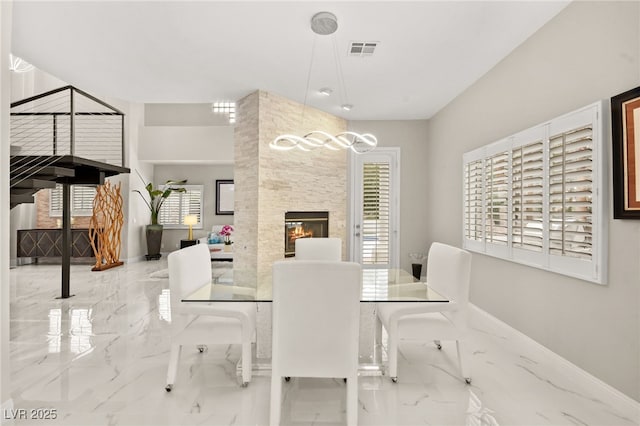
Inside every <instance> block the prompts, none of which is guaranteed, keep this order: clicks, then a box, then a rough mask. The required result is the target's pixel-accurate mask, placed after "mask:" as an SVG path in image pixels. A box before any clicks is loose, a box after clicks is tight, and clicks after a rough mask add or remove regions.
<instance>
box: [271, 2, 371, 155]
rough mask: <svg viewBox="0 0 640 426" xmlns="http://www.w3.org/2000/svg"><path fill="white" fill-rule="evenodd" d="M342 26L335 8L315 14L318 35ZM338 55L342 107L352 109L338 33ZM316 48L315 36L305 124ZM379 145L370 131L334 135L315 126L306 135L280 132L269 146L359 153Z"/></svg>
mask: <svg viewBox="0 0 640 426" xmlns="http://www.w3.org/2000/svg"><path fill="white" fill-rule="evenodd" d="M337 29H338V19H337V18H336V16H335V15H334V14H333V13H331V12H318V13H316V14H315V15H313V17H312V18H311V30H312V31H313V32H314V33H315V34H318V35H321V36H325V35H332V34H333V33H335V32H336V30H337ZM333 49H334V57H335V60H336V71H337V74H338V85H339V86H341V87H340V89H341V91H342V93H343V94H344V101H345V102H344V103H343V104H342V109H344V110H345V111H349V110H351V108H353V105H351V104H350V103H349V102H348V100H347V91H346V87H345V84H344V77H343V75H342V68H341V66H340V59H339V55H338V50H337V45H336V41H335V36H334V38H333ZM314 51H315V39H314V43H313V47H312V49H311V61H310V63H309V74H308V76H307V90H306V92H305V95H304V105H303V107H302V119H301V121H302V124H304V111H305V109H306V107H307V94H308V93H309V81H310V77H311V69H312V67H313V57H314ZM320 92H321V93H323V94H324V95H330V94H331V89H328V88H323V89H321V90H320ZM377 145H378V140H377V139H376V137H375V136H373V135H372V134H369V133H364V134H360V133H356V132H350V131H347V132H341V133H338V134H336V135H332V134H330V133H328V132H325V131H323V130H313V131H310V132H308V133H306V134H305V135H304V136H297V135H290V134H285V135H280V136H278V137H277V138H275V139H274V140H273V141H272V142H271V143H270V144H269V146H270V147H271V149H275V150H280V151H289V150H292V149H300V150H302V151H311V150H313V149H315V148H320V147H324V148H327V149H330V150H334V151H337V150H340V149H351V150H352V151H353V152H355V153H358V154H359V153H363V152H367V151H371V150H372V149H374V148H375V147H376V146H377Z"/></svg>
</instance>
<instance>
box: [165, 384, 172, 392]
mask: <svg viewBox="0 0 640 426" xmlns="http://www.w3.org/2000/svg"><path fill="white" fill-rule="evenodd" d="M171 389H173V385H167V386H165V387H164V390H166V391H167V392H171Z"/></svg>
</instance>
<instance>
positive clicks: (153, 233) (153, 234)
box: [145, 225, 162, 260]
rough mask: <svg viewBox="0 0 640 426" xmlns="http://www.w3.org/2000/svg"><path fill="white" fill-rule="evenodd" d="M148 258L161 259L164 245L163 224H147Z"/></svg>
mask: <svg viewBox="0 0 640 426" xmlns="http://www.w3.org/2000/svg"><path fill="white" fill-rule="evenodd" d="M145 233H146V237H147V255H146V258H147V260H152V259H153V260H157V259H160V256H162V255H161V254H160V248H161V247H162V225H147V227H146V232H145Z"/></svg>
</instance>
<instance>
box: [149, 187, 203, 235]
mask: <svg viewBox="0 0 640 426" xmlns="http://www.w3.org/2000/svg"><path fill="white" fill-rule="evenodd" d="M181 187H183V188H184V189H186V191H185V192H177V191H173V192H172V193H171V195H169V197H167V199H166V200H165V201H164V203H163V204H162V207H161V208H160V214H159V215H158V222H159V223H160V224H162V225H164V226H165V227H166V228H176V229H177V228H188V227H189V226H188V225H185V224H184V223H183V222H184V217H185V216H187V215H196V216H197V217H198V223H197V224H196V225H193V228H195V229H202V214H203V195H204V187H203V185H181Z"/></svg>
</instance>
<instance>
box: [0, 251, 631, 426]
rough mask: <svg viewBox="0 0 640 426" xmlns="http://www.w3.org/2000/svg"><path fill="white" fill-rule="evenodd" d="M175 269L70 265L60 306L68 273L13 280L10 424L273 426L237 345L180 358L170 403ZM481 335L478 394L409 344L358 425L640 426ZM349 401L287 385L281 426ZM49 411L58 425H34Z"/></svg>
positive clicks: (20, 272) (625, 406)
mask: <svg viewBox="0 0 640 426" xmlns="http://www.w3.org/2000/svg"><path fill="white" fill-rule="evenodd" d="M166 267H167V266H166V259H164V258H163V259H161V260H159V261H150V262H139V263H127V264H125V265H124V266H122V267H119V268H114V269H111V270H108V271H104V272H91V271H90V267H89V266H87V265H72V272H71V291H72V293H73V294H75V296H74V297H72V298H70V299H67V300H59V299H55V297H56V296H58V295H59V291H60V289H59V287H60V273H61V272H60V266H57V265H27V266H20V267H17V268H15V269H12V270H11V272H10V276H11V283H10V286H11V287H10V292H11V324H10V327H11V333H10V334H11V341H10V355H11V385H12V392H11V395H12V398H13V402H14V409H13V412H14V413H23V414H24V413H26V417H28V418H27V419H18V420H15V421H14V422H13V423H14V424H18V425H23V424H25V425H26V424H34V425H35V424H37V425H45V424H64V425H201V424H202V425H266V424H268V420H269V392H270V377H268V376H257V377H254V378H253V381H252V382H251V384H250V385H249V386H248V387H247V388H242V387H240V386H239V380H238V379H237V377H236V362H237V360H238V359H239V358H240V350H239V347H234V346H231V347H229V346H210V347H209V349H208V351H207V352H205V353H204V354H200V353H199V352H198V351H197V350H196V349H195V348H194V349H193V351H189V350H188V349H186V348H185V349H184V350H183V356H182V359H181V363H180V367H179V371H178V377H177V380H176V384H175V387H174V390H173V391H172V392H171V393H167V392H165V390H164V385H165V376H166V368H167V363H168V359H169V340H168V338H167V330H168V327H169V323H168V321H169V320H170V312H169V309H168V292H167V289H168V279H166V278H151V277H150V276H151V275H152V274H153V273H154V272H157V271H160V270H162V269H165V268H166ZM156 275H158V274H156ZM160 276H162V274H160ZM472 324H473V327H472V328H473V330H472V336H471V340H470V347H471V349H472V351H473V357H472V359H471V367H472V371H473V383H472V385H471V386H467V385H465V384H464V382H463V381H462V380H461V379H460V378H459V377H458V374H457V368H456V364H455V344H453V343H444V348H443V351H438V350H437V349H436V348H435V346H433V345H432V344H405V345H401V355H400V360H399V377H400V380H399V382H398V383H397V384H394V383H392V382H391V381H390V380H389V378H388V377H360V379H359V391H358V398H359V413H358V423H359V424H360V425H607V426H610V425H621V426H627V425H629V426H631V425H639V424H640V412H639V409H638V407H639V405H638V404H637V403H633V402H630V400H627V399H625V398H620V397H619V396H618V395H616V394H615V393H612V392H610V391H608V390H607V388H606V387H602V386H598V385H597V384H594V382H593V381H590V380H588V379H586V378H585V376H584V375H581V374H578V373H576V372H575V371H574V370H572V369H567V368H564V367H563V366H562V365H561V363H560V364H559V363H558V362H555V360H554V359H552V357H550V356H549V355H548V353H546V352H545V351H544V350H541V349H540V348H539V347H538V346H536V345H532V344H531V342H529V341H528V340H527V339H524V338H522V336H520V335H519V334H518V333H513V332H509V330H508V329H505V328H504V327H502V326H500V325H499V324H498V325H496V323H495V322H492V321H490V320H489V319H487V317H486V316H483V315H480V314H478V313H477V312H475V311H474V313H473V315H472ZM344 389H345V387H344V384H343V382H342V380H341V379H338V380H322V379H320V380H319V379H293V380H292V381H291V382H289V383H285V385H284V387H283V409H282V415H283V418H282V421H283V424H289V425H336V424H345V422H346V416H345V403H344V399H345V398H344V397H345V395H344ZM32 409H34V410H37V409H44V410H54V411H49V412H47V411H40V412H38V411H34V412H31V410H32ZM21 410H24V411H21ZM53 412H55V417H56V418H55V419H49V420H40V419H35V418H32V414H33V413H41V414H42V413H49V414H51V413H53ZM6 414H7V413H3V417H6ZM4 421H5V422H6V421H7V420H6V419H4Z"/></svg>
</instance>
